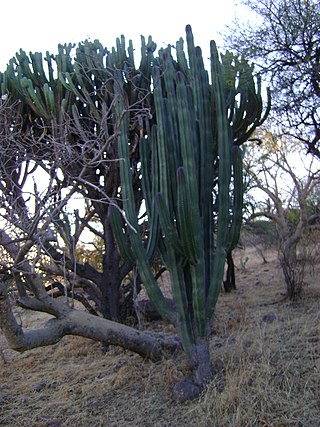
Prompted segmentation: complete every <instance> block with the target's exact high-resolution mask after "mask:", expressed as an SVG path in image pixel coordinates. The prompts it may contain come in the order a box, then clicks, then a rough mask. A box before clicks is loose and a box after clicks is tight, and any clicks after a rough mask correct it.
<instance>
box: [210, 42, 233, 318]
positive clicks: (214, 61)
mask: <svg viewBox="0 0 320 427" xmlns="http://www.w3.org/2000/svg"><path fill="white" fill-rule="evenodd" d="M210 50H211V72H212V91H213V97H214V100H215V110H216V126H217V139H218V156H219V172H218V180H219V182H218V189H219V194H218V224H217V237H216V251H215V257H214V262H213V271H212V277H211V281H210V288H209V291H208V297H207V316H208V317H209V318H210V317H211V316H212V313H213V311H214V307H215V304H216V301H217V298H218V295H219V292H220V287H221V283H222V278H223V272H224V263H225V257H226V244H227V232H228V227H229V185H230V179H231V155H230V146H231V142H232V140H231V130H230V126H229V123H228V122H227V114H226V106H225V100H224V89H223V81H222V76H221V65H220V61H219V57H218V52H217V48H216V44H215V42H213V41H212V42H211V44H210Z"/></svg>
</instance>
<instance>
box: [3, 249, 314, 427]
mask: <svg viewBox="0 0 320 427" xmlns="http://www.w3.org/2000/svg"><path fill="white" fill-rule="evenodd" d="M266 258H267V261H268V262H267V263H263V261H262V259H261V257H259V255H258V253H257V251H256V249H254V248H251V249H247V250H242V251H238V253H237V256H236V266H237V270H236V274H237V286H238V289H237V290H236V291H233V292H232V293H228V294H227V293H223V292H222V293H221V296H220V298H219V302H218V305H217V308H216V312H215V316H214V319H213V323H212V331H213V332H212V340H211V351H212V360H213V365H214V370H215V377H214V379H213V381H212V382H211V383H210V384H209V385H208V387H207V388H206V390H204V392H203V393H202V395H201V396H200V398H199V399H198V400H196V401H193V402H189V403H184V404H177V403H176V402H175V401H174V400H173V398H172V387H173V385H174V383H175V382H177V381H178V380H181V379H182V378H184V376H185V375H186V374H187V373H188V365H187V363H186V360H185V358H184V356H183V355H177V356H176V357H173V358H171V359H169V360H163V361H162V362H161V363H152V362H149V361H144V360H142V359H141V357H139V356H137V355H135V354H133V353H130V352H128V351H124V350H122V349H119V348H116V347H112V348H110V350H109V351H108V352H106V353H103V352H102V351H101V345H100V344H99V343H95V342H93V341H90V340H87V339H82V338H78V337H65V338H64V339H63V340H62V341H60V342H59V343H58V344H55V345H53V346H51V347H46V348H39V349H35V350H32V351H29V352H26V353H23V354H19V353H16V352H14V351H12V350H10V349H8V347H7V344H6V342H5V340H4V338H3V336H2V335H0V426H3V427H4V426H14V427H19V426H25V427H59V426H63V427H67V426H70V427H71V426H72V427H74V426H77V427H98V426H104V427H119V426H120V427H121V426H124V427H138V426H141V427H151V426H152V427H169V426H172V427H173V426H175V427H180V426H181V427H185V426H186V427H189V426H190V427H232V426H234V427H244V426H252V427H253V426H261V427H262V426H264V427H269V426H270V427H271V426H274V427H282V426H295V427H319V425H320V421H319V419H320V328H319V324H320V304H319V302H320V283H319V273H320V268H319V267H320V266H316V268H315V269H314V271H313V272H312V271H311V272H310V274H309V273H308V275H307V284H306V286H305V292H304V298H303V299H302V300H300V301H298V302H295V303H291V302H289V301H287V300H285V299H284V290H285V289H284V283H283V278H282V275H281V270H280V268H279V264H278V262H277V259H276V253H275V251H269V252H268V253H267V254H266ZM311 273H312V274H311ZM18 313H19V315H20V316H21V322H22V324H23V326H24V327H34V326H35V325H37V326H39V324H41V322H43V320H44V315H42V314H39V313H29V312H28V313H26V312H23V311H22V310H21V309H18ZM149 327H151V328H153V329H159V330H161V329H163V328H164V327H165V325H163V324H161V323H154V324H151V325H149Z"/></svg>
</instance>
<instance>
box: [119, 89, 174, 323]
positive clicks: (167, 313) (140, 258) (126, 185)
mask: <svg viewBox="0 0 320 427" xmlns="http://www.w3.org/2000/svg"><path fill="white" fill-rule="evenodd" d="M120 87H121V86H120V83H119V84H118V88H117V93H116V96H117V102H116V114H117V119H118V121H120V135H119V137H118V149H119V157H120V178H121V191H122V197H123V206H124V210H125V212H126V215H127V220H128V222H129V223H130V226H129V237H130V242H131V247H132V250H133V253H134V254H135V257H136V265H137V267H138V270H139V273H140V276H141V279H142V281H143V283H144V285H145V287H146V290H147V293H148V295H149V297H150V299H151V300H152V301H153V303H154V304H155V306H156V308H157V310H158V311H159V313H160V314H161V315H162V317H163V318H164V319H165V320H167V321H169V322H173V323H174V322H175V320H176V315H175V312H174V310H173V309H172V308H171V307H170V306H169V305H168V303H167V301H166V299H165V298H164V295H163V293H162V292H161V290H160V288H159V286H158V284H157V283H156V281H155V279H154V277H153V274H152V271H151V267H150V264H149V262H148V259H147V257H146V253H145V249H144V247H143V244H142V242H141V238H140V233H139V224H138V220H137V215H136V212H135V204H134V194H133V187H132V175H131V168H130V152H129V146H128V140H127V135H128V132H127V121H126V113H124V112H125V111H126V108H125V102H124V100H123V98H122V97H123V93H121V92H120V90H121V89H120ZM123 114H124V117H122V116H123Z"/></svg>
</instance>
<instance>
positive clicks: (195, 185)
mask: <svg viewBox="0 0 320 427" xmlns="http://www.w3.org/2000/svg"><path fill="white" fill-rule="evenodd" d="M186 34H187V49H188V60H187V58H186V55H185V52H184V48H183V40H182V39H180V40H179V41H178V42H177V45H176V59H174V57H173V55H172V48H171V47H170V46H169V47H168V48H167V49H163V50H161V51H159V55H158V56H155V55H154V51H155V45H154V43H153V42H152V40H151V38H150V39H149V41H148V45H146V44H145V42H144V39H143V40H142V60H141V64H140V68H139V70H136V69H135V68H134V63H133V48H132V46H131V45H129V49H128V55H127V52H126V50H125V46H124V38H122V39H121V41H120V40H118V42H117V49H113V50H112V51H111V53H110V52H107V51H104V50H102V48H101V45H100V44H98V43H97V42H94V44H91V43H88V42H86V43H85V44H84V45H80V46H79V48H78V50H77V52H76V53H77V55H76V59H75V60H74V61H73V60H72V59H71V55H70V51H69V50H68V51H67V52H65V50H64V49H66V47H64V48H61V49H62V51H61V52H60V54H59V55H57V57H56V58H55V63H56V67H57V69H58V76H57V77H54V76H53V75H52V74H51V73H52V69H53V67H52V65H51V62H50V61H52V59H53V58H52V56H50V55H47V58H46V60H47V62H48V64H49V67H48V70H47V72H48V73H49V80H48V79H47V77H46V74H45V73H43V72H42V71H43V67H42V62H41V61H40V65H39V60H40V59H41V57H39V56H31V60H32V61H33V72H32V70H30V68H28V67H29V66H28V64H26V63H25V61H26V59H25V57H24V58H22V59H21V57H19V58H18V60H19V64H17V61H13V62H11V64H10V66H9V69H8V70H7V72H6V73H5V74H4V75H3V76H2V77H3V78H2V81H3V85H2V90H3V91H4V90H5V92H3V93H4V94H6V95H7V96H8V99H7V101H6V104H5V105H4V106H3V109H2V110H1V112H2V115H1V116H0V117H1V120H2V123H3V126H2V127H1V129H2V131H3V134H2V141H3V144H2V150H3V157H2V159H3V163H2V171H1V173H2V177H1V178H2V182H3V187H2V195H3V205H2V207H3V209H4V212H5V215H4V219H5V220H6V224H7V229H6V230H3V232H2V234H1V235H0V243H1V244H2V246H3V247H4V248H5V250H6V251H7V253H8V254H9V255H10V257H11V259H12V261H11V265H10V266H9V267H8V269H9V270H10V271H11V273H12V275H13V276H14V279H15V282H16V286H17V288H18V292H19V303H20V304H21V305H23V306H24V307H26V308H30V309H35V310H40V311H45V312H47V313H50V314H52V315H53V316H54V317H55V318H54V319H53V320H52V321H50V322H49V324H48V325H47V326H46V327H45V328H43V329H42V330H40V331H37V333H36V334H35V333H33V332H31V331H24V330H23V329H21V328H19V327H18V325H17V322H16V321H15V319H14V317H13V315H12V311H11V310H10V307H9V304H8V302H7V299H6V298H5V284H3V285H2V287H1V292H2V296H1V299H0V304H2V307H1V308H3V311H1V315H0V326H1V328H2V330H3V331H4V333H5V334H6V337H7V339H8V341H9V343H10V345H11V346H12V347H13V348H15V349H17V350H20V351H23V350H25V349H28V348H32V347H35V346H39V345H47V344H50V343H52V342H56V341H57V340H58V339H60V338H61V337H62V336H63V335H65V334H75V335H77V334H78V335H82V336H87V337H91V338H93V339H98V340H102V341H106V342H107V343H111V344H115V345H122V346H123V347H125V348H128V349H131V350H134V351H136V352H138V353H139V354H142V355H144V356H147V357H151V358H153V359H156V358H159V357H161V356H162V355H163V354H164V351H171V352H172V351H175V350H176V349H177V348H179V347H180V346H181V343H182V346H183V349H184V350H185V352H186V354H187V356H188V357H189V360H190V363H191V367H192V370H193V373H194V378H193V379H194V381H195V383H196V384H197V387H196V390H198V392H199V391H200V389H201V387H202V386H203V385H204V384H205V383H206V382H208V381H209V380H210V378H211V375H212V371H211V365H210V354H209V332H210V320H211V317H212V314H213V311H214V307H215V304H216V301H217V298H218V295H219V291H220V287H221V283H222V277H223V270H224V264H225V257H226V252H227V251H228V250H229V249H230V248H232V247H233V244H234V241H235V239H236V238H237V236H238V235H239V229H240V226H241V200H242V174H241V171H242V150H241V148H240V146H241V144H243V143H244V142H245V141H246V140H247V139H248V138H249V136H250V135H252V133H253V132H254V130H255V129H256V128H257V127H258V126H260V124H261V123H262V122H263V121H264V120H265V118H266V115H267V114H268V111H269V106H268V108H267V110H266V112H265V114H264V112H263V110H264V109H263V102H262V97H261V92H260V91H261V85H260V83H259V80H258V83H257V84H256V82H255V80H254V78H253V76H252V67H250V66H249V65H248V63H247V62H246V61H245V60H243V59H242V60H241V61H240V60H238V59H237V58H235V57H234V56H233V55H230V54H226V55H222V56H221V59H220V58H219V55H218V53H217V50H216V46H215V43H214V42H212V43H211V82H209V77H208V72H207V71H206V70H205V68H204V65H203V59H202V54H201V49H200V48H198V47H195V45H194V41H193V35H192V32H191V28H190V27H189V26H188V27H187V30H186ZM87 53H88V55H87ZM101 55H102V56H101ZM102 58H104V61H105V63H106V65H105V66H102V65H101V60H102ZM23 59H24V60H23ZM27 76H28V77H27ZM39 79H40V83H39ZM236 98H240V102H239V103H237V102H236ZM8 142H10V143H8ZM8 147H9V148H8ZM7 150H9V151H7ZM10 150H11V151H10ZM169 154H170V155H169ZM37 168H40V169H42V170H44V171H45V172H46V174H47V177H48V179H49V185H48V186H47V187H46V190H45V191H44V193H43V194H42V195H41V197H40V196H39V191H38V189H37V186H35V187H34V191H33V194H32V198H31V200H27V198H26V197H25V194H26V192H25V190H23V187H24V185H26V183H27V182H28V176H30V175H31V174H32V173H34V172H35V170H36V169H37ZM117 172H120V173H119V174H118V173H117ZM74 194H80V195H81V197H83V198H84V200H85V201H86V206H87V211H86V213H85V215H84V216H83V217H81V216H80V214H79V213H77V212H75V215H74V223H72V222H71V220H70V214H69V213H68V212H67V211H66V206H67V205H68V203H69V201H70V199H71V197H72V196H73V195H74ZM230 194H231V195H232V196H230ZM214 195H216V196H214ZM230 197H231V198H232V199H233V200H232V203H231V201H230ZM142 201H143V205H144V209H145V213H144V212H141V211H142ZM31 202H32V203H33V206H34V208H33V210H32V209H31V210H30V207H29V205H28V204H30V203H31ZM10 208H13V209H11V210H10ZM31 212H34V215H31ZM94 215H96V216H97V217H98V218H99V221H100V222H101V227H102V232H100V236H101V237H103V238H104V241H105V242H111V243H112V245H110V244H109V246H107V245H106V247H105V254H104V256H103V261H102V263H103V266H102V272H107V273H108V272H109V273H110V276H111V277H112V272H113V271H115V270H117V269H119V264H116V266H114V265H113V264H112V263H113V261H114V257H116V258H115V259H116V261H117V259H118V258H117V257H118V256H120V255H119V254H121V260H122V262H123V263H125V265H127V266H129V267H130V268H131V266H133V265H135V266H136V267H137V269H138V272H139V275H140V277H141V280H142V282H143V284H144V286H145V288H146V290H147V293H148V295H149V297H150V299H151V301H152V302H153V303H154V305H155V306H156V308H157V310H158V311H159V313H160V314H161V315H162V317H163V319H165V320H167V321H169V322H171V323H173V324H174V325H176V326H177V327H178V330H179V334H180V339H181V341H180V340H177V339H176V338H175V337H172V336H167V335H165V334H162V335H160V336H154V335H153V334H150V333H148V332H141V331H137V330H135V329H134V328H128V327H125V326H124V325H119V324H117V323H115V322H111V321H108V320H106V319H101V317H98V316H93V315H91V314H87V313H83V312H81V311H79V310H75V309H74V308H72V307H70V306H68V305H65V304H63V303H61V302H59V301H56V300H52V298H51V297H50V296H49V295H48V293H47V288H44V286H43V278H42V275H41V273H42V271H46V269H45V265H44V262H43V260H42V257H41V255H42V253H44V254H45V255H46V257H47V258H49V259H50V260H52V261H53V262H54V268H57V264H59V263H60V266H59V265H58V267H60V270H59V271H60V272H61V273H64V271H63V268H62V267H64V266H65V265H67V266H68V268H69V269H70V271H71V276H72V284H74V283H77V281H78V282H80V283H81V284H82V285H83V286H88V291H89V289H90V290H91V291H92V290H95V287H94V286H92V284H91V286H89V285H88V282H87V281H88V280H90V282H93V283H94V284H95V283H100V282H99V278H101V276H100V272H99V271H98V269H97V268H93V267H92V266H91V265H88V264H81V263H79V262H77V259H76V257H75V254H76V251H75V244H77V243H78V242H79V236H80V235H81V232H82V230H83V228H84V226H87V227H89V228H90V229H92V230H93V231H94V232H95V233H96V234H99V232H98V230H97V229H96V228H93V227H92V224H90V221H91V220H92V218H93V216H94ZM142 218H146V219H145V220H143V219H142ZM143 221H144V222H143ZM21 224H22V226H21ZM106 225H108V228H106ZM109 226H110V228H109ZM111 232H113V233H112V235H110V236H109V233H111ZM105 236H108V239H109V240H106V238H105ZM114 236H115V237H116V239H117V244H116V242H115V239H114ZM61 239H62V241H63V242H64V251H61V250H60V248H59V242H60V241H61ZM117 249H118V250H119V251H117ZM156 253H157V254H158V255H160V257H161V260H162V262H163V263H164V264H165V265H166V267H167V268H168V270H169V272H170V274H171V282H172V294H173V298H174V306H173V305H172V304H169V303H168V301H167V300H166V298H165V297H164V295H163V293H162V291H161V289H160V287H159V284H158V283H157V282H156V280H155V278H154V275H153V271H152V268H151V266H152V260H153V258H154V256H155V254H156ZM106 260H108V262H106ZM50 267H51V264H50V265H49V267H48V268H47V271H48V270H49V268H50ZM129 267H127V268H129ZM54 271H55V270H53V272H54ZM95 277H98V279H96V280H97V281H96V282H95V280H94V279H95ZM103 279H104V280H110V279H109V276H108V275H107V274H106V275H105V276H103ZM97 288H98V290H99V291H100V292H101V293H102V291H103V287H102V286H97ZM101 297H102V298H103V297H104V294H102V295H101ZM111 308H112V307H111V306H110V309H111ZM144 339H145V342H144Z"/></svg>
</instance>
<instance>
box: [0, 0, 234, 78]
mask: <svg viewBox="0 0 320 427" xmlns="http://www.w3.org/2000/svg"><path fill="white" fill-rule="evenodd" d="M235 3H236V0H222V1H221V0H195V1H188V0H185V1H180V0H179V1H174V0H160V1H150V0H149V1H146V0H122V1H117V0H112V1H108V0H87V1H82V0H80V1H79V0H77V1H76V0H69V1H68V0H54V1H50V2H48V1H46V0H11V1H6V2H1V24H0V47H1V49H0V71H4V70H5V66H6V64H7V62H8V61H9V59H10V58H11V57H12V56H14V54H15V53H16V52H17V51H18V50H19V49H20V48H22V49H23V50H25V51H26V52H27V53H29V52H30V51H32V52H37V51H40V52H45V51H46V50H49V51H50V53H56V52H57V45H58V44H59V43H69V42H72V43H74V42H75V43H78V42H80V41H83V40H85V39H88V38H89V39H91V40H94V39H99V40H100V42H101V43H102V44H103V45H104V46H105V47H107V48H111V47H112V46H113V45H114V44H115V39H116V37H118V36H120V35H121V34H124V36H125V37H126V39H127V40H129V39H132V40H133V43H134V47H135V48H136V49H137V50H138V51H139V49H140V35H141V34H142V35H144V36H146V37H147V36H149V35H151V36H152V38H153V40H154V41H155V42H156V43H157V46H158V47H165V46H166V45H167V44H169V43H170V44H175V42H176V41H177V40H178V39H179V38H180V37H181V36H182V37H183V38H185V26H186V25H187V24H190V25H191V26H192V30H193V34H194V37H195V42H196V44H197V45H199V46H201V48H202V49H203V52H204V55H205V56H208V52H209V42H210V40H212V39H214V40H216V42H217V44H219V41H221V38H219V35H218V32H219V31H222V30H223V29H224V27H225V25H226V24H228V23H230V22H231V21H232V19H233V18H234V17H235V14H236V13H239V12H237V11H238V10H239V9H236V6H235ZM136 65H137V64H136Z"/></svg>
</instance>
